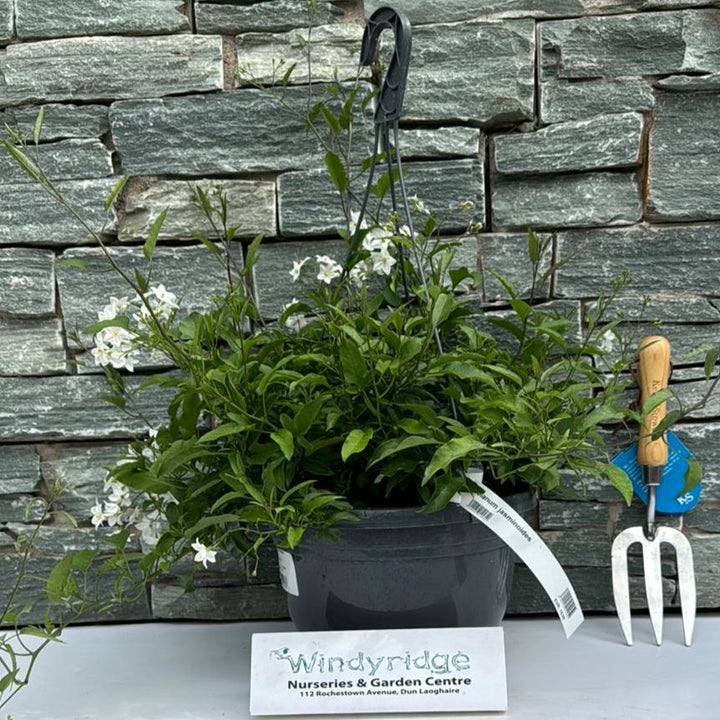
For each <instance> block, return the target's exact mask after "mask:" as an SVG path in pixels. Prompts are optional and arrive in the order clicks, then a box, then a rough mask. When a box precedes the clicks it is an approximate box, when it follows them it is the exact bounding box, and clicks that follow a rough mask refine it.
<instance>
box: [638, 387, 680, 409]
mask: <svg viewBox="0 0 720 720" xmlns="http://www.w3.org/2000/svg"><path fill="white" fill-rule="evenodd" d="M671 397H674V393H673V391H672V390H670V388H663V389H662V390H658V391H657V392H654V393H653V394H652V395H651V396H650V397H649V398H648V399H647V400H646V401H645V402H644V403H643V406H642V414H643V415H649V414H650V413H651V412H652V411H653V410H654V409H655V408H656V407H658V406H659V405H662V404H663V403H664V402H667V401H668V400H669V399H670V398H671Z"/></svg>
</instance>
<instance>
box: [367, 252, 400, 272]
mask: <svg viewBox="0 0 720 720" xmlns="http://www.w3.org/2000/svg"><path fill="white" fill-rule="evenodd" d="M371 260H372V261H373V272H376V273H379V274H381V275H389V274H390V271H391V270H392V266H393V265H394V264H395V263H396V262H397V260H396V259H395V258H394V257H393V256H392V255H391V254H390V253H389V252H388V251H387V250H382V251H381V252H378V253H373V254H372V257H371Z"/></svg>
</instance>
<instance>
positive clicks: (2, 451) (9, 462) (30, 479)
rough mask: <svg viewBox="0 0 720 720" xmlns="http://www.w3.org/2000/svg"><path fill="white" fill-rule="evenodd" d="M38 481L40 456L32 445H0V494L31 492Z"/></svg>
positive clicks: (0, 517) (2, 518)
mask: <svg viewBox="0 0 720 720" xmlns="http://www.w3.org/2000/svg"><path fill="white" fill-rule="evenodd" d="M39 482H40V458H39V456H38V454H37V453H36V452H35V448H33V446H32V445H3V446H0V495H9V494H18V493H32V492H34V491H35V490H36V489H37V486H38V483H39ZM4 519H5V518H4V517H3V516H2V515H0V520H4Z"/></svg>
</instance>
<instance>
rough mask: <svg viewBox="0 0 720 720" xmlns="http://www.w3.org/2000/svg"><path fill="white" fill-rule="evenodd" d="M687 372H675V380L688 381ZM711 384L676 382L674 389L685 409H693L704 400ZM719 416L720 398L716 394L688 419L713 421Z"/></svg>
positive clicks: (704, 381) (705, 382)
mask: <svg viewBox="0 0 720 720" xmlns="http://www.w3.org/2000/svg"><path fill="white" fill-rule="evenodd" d="M685 370H686V369H685V368H678V370H677V371H676V372H673V380H678V381H681V380H686V378H685V377H684V374H685V373H684V371H685ZM716 374H717V373H716ZM693 375H694V376H695V377H696V376H697V375H696V373H693ZM711 380H712V379H711ZM710 382H711V381H708V380H705V379H702V380H690V381H686V382H675V383H673V384H672V389H673V391H674V392H675V394H676V395H677V397H678V398H679V400H680V402H682V405H683V407H692V406H694V405H695V404H696V403H699V402H700V401H701V400H702V399H703V398H704V396H705V395H706V393H707V392H708V390H709V389H710ZM718 416H720V396H719V395H718V393H716V392H715V393H712V394H711V395H710V397H709V398H708V400H707V402H705V404H704V405H703V407H701V408H698V409H697V410H695V411H694V412H692V413H691V414H690V415H689V416H688V417H689V418H690V419H693V420H712V419H714V418H716V417H718Z"/></svg>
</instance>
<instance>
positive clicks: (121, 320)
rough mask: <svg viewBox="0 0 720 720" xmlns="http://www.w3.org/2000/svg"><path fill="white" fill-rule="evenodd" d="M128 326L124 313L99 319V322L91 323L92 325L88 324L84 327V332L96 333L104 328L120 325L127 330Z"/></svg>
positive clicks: (128, 322)
mask: <svg viewBox="0 0 720 720" xmlns="http://www.w3.org/2000/svg"><path fill="white" fill-rule="evenodd" d="M129 326H130V321H129V320H128V319H127V318H126V317H125V316H124V315H118V316H117V317H115V318H111V319H110V320H100V321H99V322H96V323H93V324H92V325H88V326H87V327H86V328H85V332H86V333H87V334H88V335H96V334H97V333H99V332H100V331H101V330H104V329H105V328H109V327H120V328H124V329H125V330H127V329H128V327H129Z"/></svg>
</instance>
